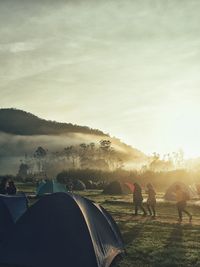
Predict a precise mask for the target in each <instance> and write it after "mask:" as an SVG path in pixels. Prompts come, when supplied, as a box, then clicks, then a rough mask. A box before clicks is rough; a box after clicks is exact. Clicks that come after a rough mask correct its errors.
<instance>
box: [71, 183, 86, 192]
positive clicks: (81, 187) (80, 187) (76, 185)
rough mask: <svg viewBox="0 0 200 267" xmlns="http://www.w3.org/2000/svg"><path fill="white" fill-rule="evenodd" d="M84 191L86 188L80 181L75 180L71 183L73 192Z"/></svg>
mask: <svg viewBox="0 0 200 267" xmlns="http://www.w3.org/2000/svg"><path fill="white" fill-rule="evenodd" d="M85 189H86V186H85V184H84V183H83V182H82V181H81V180H75V181H74V182H73V190H75V191H84V190H85Z"/></svg>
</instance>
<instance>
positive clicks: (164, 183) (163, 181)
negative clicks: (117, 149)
mask: <svg viewBox="0 0 200 267" xmlns="http://www.w3.org/2000/svg"><path fill="white" fill-rule="evenodd" d="M57 179H58V181H59V182H61V183H67V182H68V181H69V180H70V179H72V180H77V179H78V180H81V181H82V182H83V183H85V184H86V185H87V184H88V183H89V182H94V183H95V184H100V187H101V188H102V189H103V187H104V186H105V185H107V184H109V183H110V182H112V181H115V180H118V181H121V182H132V183H134V182H137V183H139V184H141V186H142V187H145V185H146V184H147V183H152V184H153V185H154V186H155V188H156V189H157V190H158V191H165V190H166V189H167V188H168V187H169V186H170V185H171V184H172V183H174V182H177V181H181V182H184V183H186V184H187V185H192V184H194V183H195V184H199V183H200V178H199V174H198V173H195V172H189V171H187V170H175V171H169V172H153V171H146V172H139V171H127V170H115V171H101V170H90V169H84V170H81V169H76V170H75V169H70V170H66V171H62V172H61V173H59V174H58V175H57Z"/></svg>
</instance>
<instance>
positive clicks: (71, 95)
mask: <svg viewBox="0 0 200 267" xmlns="http://www.w3.org/2000/svg"><path fill="white" fill-rule="evenodd" d="M199 12H200V2H199V1H198V0H195V1H194V0H191V1H186V0H183V1H181V2H180V1H178V0H175V1H164V0H150V1H147V0H142V1H139V0H136V1H130V0H128V1H122V0H116V1H114V0H107V1H105V0H103V1H96V0H95V1H92V0H86V1H81V0H80V1H78V0H77V1H64V0H63V1H61V0H58V1H56V2H55V1H51V0H49V1H42V3H41V2H40V1H31V0H28V1H25V0H15V1H11V0H0V23H1V28H0V34H1V42H0V57H1V66H0V76H1V78H0V107H4V108H7V107H14V108H18V109H23V110H25V111H28V112H31V113H33V114H35V115H37V116H39V117H41V118H45V119H50V120H56V121H60V122H71V123H74V124H79V125H86V126H89V127H92V128H97V129H100V130H102V131H104V132H105V133H109V134H110V135H111V136H115V137H117V138H120V139H121V140H122V141H123V142H125V143H127V144H130V145H132V146H133V147H136V148H138V149H139V150H141V151H143V152H145V153H147V154H151V153H153V152H154V151H156V152H158V153H161V154H165V153H168V152H172V151H177V150H178V149H180V148H181V149H183V151H184V152H185V157H186V158H189V157H196V156H200V142H199V136H200V126H199V124H198V118H199V114H200V107H199V100H200V90H199V86H200V76H199V71H200V65H199V62H200V51H199V44H200V26H199V25H200V17H199Z"/></svg>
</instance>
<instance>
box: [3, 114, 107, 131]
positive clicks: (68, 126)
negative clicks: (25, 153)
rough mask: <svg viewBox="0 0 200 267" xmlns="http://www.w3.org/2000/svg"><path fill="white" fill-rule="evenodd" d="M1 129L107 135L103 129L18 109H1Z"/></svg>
mask: <svg viewBox="0 0 200 267" xmlns="http://www.w3.org/2000/svg"><path fill="white" fill-rule="evenodd" d="M0 131H2V132H5V133H10V134H17V135H58V134H66V133H84V134H94V135H102V136H106V134H104V133H103V132H102V131H99V130H96V129H91V128H89V127H86V126H79V125H75V124H72V123H60V122H56V121H47V120H44V119H41V118H38V117H37V116H35V115H33V114H31V113H28V112H25V111H23V110H18V109H0Z"/></svg>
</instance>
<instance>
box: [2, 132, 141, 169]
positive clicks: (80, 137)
mask: <svg viewBox="0 0 200 267" xmlns="http://www.w3.org/2000/svg"><path fill="white" fill-rule="evenodd" d="M102 139H105V136H100V135H99V136H98V135H88V134H80V133H75V134H74V133H71V134H67V135H51V136H49V135H34V136H20V135H12V134H6V133H2V132H1V133H0V174H7V173H9V174H16V173H17V171H18V168H19V165H20V163H21V162H22V161H23V160H24V159H25V157H33V155H34V152H35V150H36V149H37V147H39V146H41V147H43V148H44V149H45V150H47V151H48V152H49V153H57V152H60V151H63V150H64V148H66V147H68V146H78V145H80V144H82V143H85V144H90V143H95V144H99V142H100V141H101V140H102ZM106 139H110V141H111V145H112V147H113V149H114V150H115V151H117V153H118V155H119V156H120V157H121V158H122V159H123V162H124V163H125V165H126V162H127V163H128V162H129V161H131V162H132V163H133V165H132V166H134V167H135V168H138V167H141V166H142V164H143V163H144V161H145V155H144V154H143V153H142V152H140V151H138V150H136V149H133V148H132V147H130V146H127V145H126V144H123V143H121V141H120V140H118V139H116V138H106ZM61 165H62V164H61ZM61 165H60V168H61V170H62V169H64V168H66V166H64V165H63V166H61ZM127 166H128V164H127Z"/></svg>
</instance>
